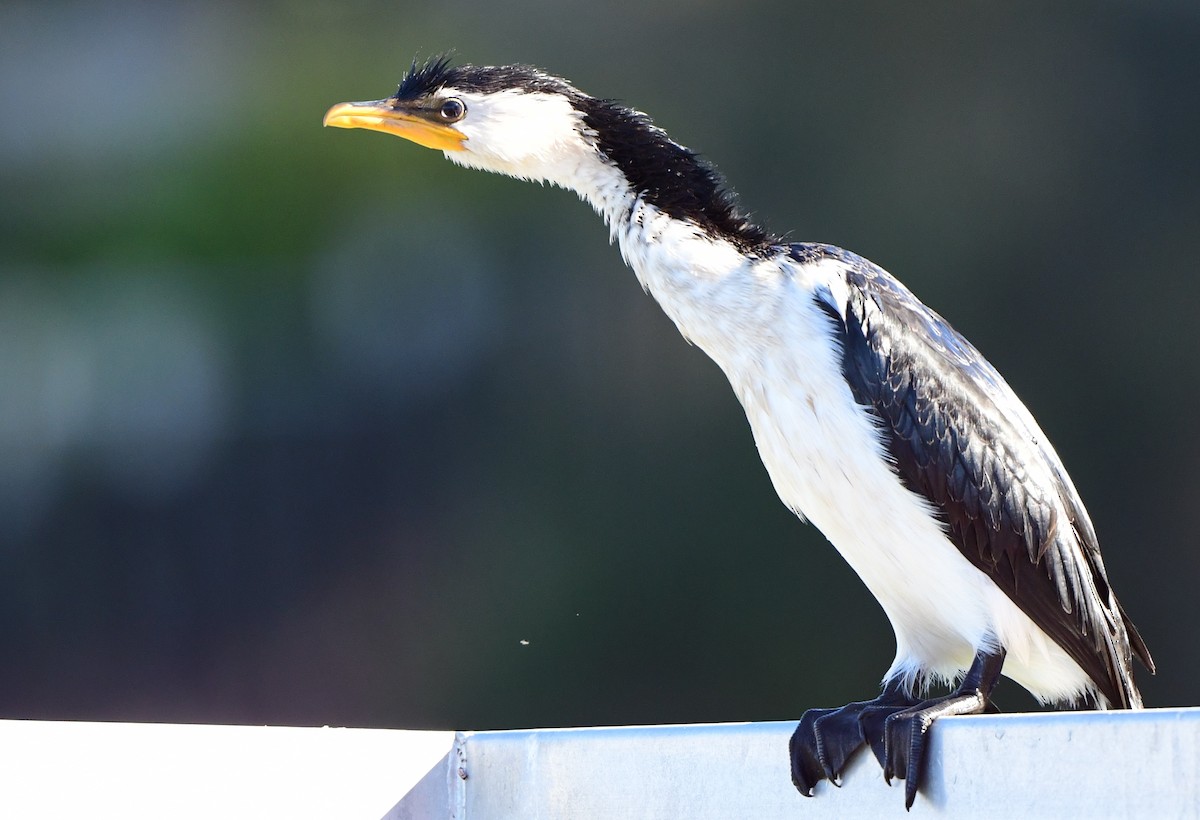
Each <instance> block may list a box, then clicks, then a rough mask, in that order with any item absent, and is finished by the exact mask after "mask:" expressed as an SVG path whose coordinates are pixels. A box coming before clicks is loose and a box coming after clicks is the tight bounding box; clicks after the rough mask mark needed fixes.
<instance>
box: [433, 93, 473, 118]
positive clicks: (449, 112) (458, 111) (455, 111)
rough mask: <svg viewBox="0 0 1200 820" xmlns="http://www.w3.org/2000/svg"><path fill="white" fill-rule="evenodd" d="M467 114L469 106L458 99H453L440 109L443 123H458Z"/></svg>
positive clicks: (439, 114)
mask: <svg viewBox="0 0 1200 820" xmlns="http://www.w3.org/2000/svg"><path fill="white" fill-rule="evenodd" d="M466 113H467V106H466V105H464V104H463V101H462V100H460V99H458V97H451V98H450V99H448V100H446V101H445V102H443V103H442V107H441V108H439V109H438V116H439V117H441V118H442V122H458V121H459V120H461V119H462V118H463V117H464V116H465V115H466Z"/></svg>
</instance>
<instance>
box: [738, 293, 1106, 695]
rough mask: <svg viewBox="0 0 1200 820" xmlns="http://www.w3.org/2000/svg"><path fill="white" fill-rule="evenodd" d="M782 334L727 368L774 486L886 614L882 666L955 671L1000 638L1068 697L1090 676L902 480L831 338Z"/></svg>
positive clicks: (1045, 688) (1014, 674)
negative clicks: (782, 344)
mask: <svg viewBox="0 0 1200 820" xmlns="http://www.w3.org/2000/svg"><path fill="white" fill-rule="evenodd" d="M814 312H815V308H814ZM814 319H817V320H818V321H822V320H821V319H820V318H819V317H814ZM823 327H824V326H823V325H820V324H818V325H817V333H820V332H821V329H822V328H823ZM788 335H789V339H790V340H791V341H790V343H789V344H788V345H787V346H786V349H782V350H776V351H771V354H772V355H768V356H762V357H759V359H758V361H757V362H747V361H746V360H745V359H741V360H740V364H741V366H742V367H744V368H745V369H746V370H745V372H742V371H740V370H739V369H738V368H737V367H736V366H734V367H731V369H730V370H727V371H726V372H727V374H728V375H729V376H730V381H731V383H732V384H733V385H734V389H735V391H736V392H737V393H738V396H739V398H740V399H741V401H742V404H743V406H744V407H745V410H746V416H747V418H748V419H749V421H750V427H751V429H752V430H753V433H754V439H755V442H756V443H757V445H758V450H759V454H760V456H761V457H762V460H763V464H764V465H765V466H766V468H767V472H768V474H769V475H770V477H771V481H772V482H773V484H774V486H775V489H776V492H778V493H779V497H780V498H781V499H782V500H783V502H784V503H785V504H786V505H787V506H788V507H790V508H791V509H792V510H794V511H795V512H796V513H797V514H799V515H801V516H802V517H804V518H807V519H808V520H809V521H811V522H812V523H813V524H814V525H815V526H816V527H817V528H818V529H819V530H820V531H821V532H822V533H823V534H824V535H825V537H826V538H828V539H829V541H830V542H831V543H832V544H833V545H834V547H835V548H836V549H837V550H838V552H839V553H841V555H842V557H843V558H845V559H846V561H847V563H849V564H850V566H851V567H852V568H853V569H854V571H855V572H857V573H858V575H859V577H860V578H862V580H863V583H865V584H866V586H867V588H868V589H869V590H870V591H871V593H872V594H873V595H874V596H875V598H876V599H877V600H878V601H879V603H880V605H881V606H882V607H883V610H884V612H885V613H886V615H887V617H888V620H889V621H890V622H891V624H892V629H893V630H894V632H895V635H896V657H895V660H894V661H893V663H892V666H891V668H890V669H889V670H888V672H887V676H886V677H888V678H891V677H901V678H903V679H904V680H905V682H906V683H908V684H909V685H913V684H916V685H923V684H925V683H927V682H929V681H930V680H931V679H933V680H953V679H954V678H955V677H957V676H960V675H961V674H962V673H963V672H964V671H965V670H966V669H967V668H968V667H969V666H970V665H971V661H972V659H973V658H974V656H975V653H976V652H977V651H978V650H979V649H981V648H985V647H990V648H995V647H996V646H997V645H998V644H999V645H1002V646H1003V647H1004V648H1005V649H1006V650H1007V651H1008V657H1007V660H1006V662H1005V665H1004V674H1005V675H1007V676H1008V677H1010V678H1012V679H1014V680H1016V681H1018V682H1019V683H1021V684H1022V685H1023V686H1025V687H1026V688H1027V689H1029V690H1030V691H1031V692H1033V693H1034V695H1035V696H1037V697H1039V698H1042V699H1043V700H1055V701H1057V700H1067V701H1070V700H1074V699H1076V698H1077V697H1078V696H1079V695H1080V694H1081V693H1082V692H1083V691H1084V690H1085V689H1087V688H1089V686H1088V684H1089V681H1088V679H1087V676H1086V675H1085V674H1084V673H1083V671H1082V670H1081V669H1080V668H1079V666H1078V665H1077V664H1076V663H1075V662H1074V661H1073V660H1071V659H1070V657H1069V656H1067V654H1066V653H1065V652H1063V651H1062V650H1061V649H1060V648H1059V647H1058V645H1057V644H1055V643H1054V642H1053V641H1052V640H1051V639H1050V638H1049V637H1048V636H1047V635H1046V634H1045V633H1044V632H1043V631H1042V630H1041V629H1039V628H1038V627H1037V626H1036V625H1035V624H1034V623H1033V622H1032V621H1031V620H1030V619H1029V617H1028V616H1027V615H1025V613H1023V612H1022V611H1021V610H1020V609H1019V608H1018V607H1017V606H1016V605H1015V604H1014V603H1013V602H1012V601H1011V600H1010V599H1009V598H1008V596H1006V595H1005V594H1004V592H1003V591H1001V590H1000V589H999V587H997V586H996V585H995V584H994V583H992V581H991V580H990V579H989V578H988V577H987V576H986V575H985V574H984V573H983V572H981V571H980V570H978V569H976V568H975V567H974V566H973V565H972V564H971V563H970V562H969V561H968V560H967V559H966V558H965V557H964V556H963V555H962V553H960V552H959V550H958V548H957V547H956V546H955V545H954V544H953V543H952V542H951V541H950V540H949V538H948V537H947V535H946V531H945V529H944V528H943V527H942V525H941V524H940V523H939V521H938V519H937V518H936V517H935V515H934V513H933V511H932V508H931V507H930V506H929V504H928V503H927V502H926V500H925V499H923V498H921V497H920V496H918V495H917V494H915V493H913V492H911V491H909V490H908V489H907V488H905V487H904V485H903V484H902V483H901V481H900V479H899V477H898V475H897V474H896V472H895V470H894V469H893V468H892V467H891V466H890V465H889V464H888V463H887V461H886V459H885V454H884V449H883V445H882V443H881V437H880V434H879V432H878V430H877V429H876V428H875V421H874V420H873V418H872V416H871V415H870V414H869V413H868V412H867V411H866V410H865V409H864V408H862V407H860V406H858V405H856V404H855V403H854V400H853V397H852V395H851V393H850V389H849V386H848V385H847V384H846V383H845V381H844V379H843V378H842V374H841V368H840V364H839V363H837V362H835V361H833V360H832V358H833V357H832V350H833V348H832V345H831V344H829V340H828V339H826V340H819V339H818V338H817V334H811V335H809V334H805V333H791V334H788ZM806 342H807V343H806ZM797 348H799V349H797ZM763 352H764V353H766V352H767V351H763ZM730 364H731V365H732V364H733V362H730ZM731 371H732V372H731ZM818 397H819V398H818Z"/></svg>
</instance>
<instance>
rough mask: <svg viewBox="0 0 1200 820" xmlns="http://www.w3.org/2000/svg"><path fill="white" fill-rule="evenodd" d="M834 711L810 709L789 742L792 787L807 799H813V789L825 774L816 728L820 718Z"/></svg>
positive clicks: (801, 719)
mask: <svg viewBox="0 0 1200 820" xmlns="http://www.w3.org/2000/svg"><path fill="white" fill-rule="evenodd" d="M832 711H834V710H833V709H809V710H808V711H807V712H805V713H804V715H803V717H801V718H800V725H799V726H797V727H796V731H794V732H792V739H791V740H790V741H789V742H788V747H789V750H790V752H791V758H792V785H794V786H795V787H796V790H797V791H799V792H800V793H801V794H802V795H804V796H805V797H812V793H813V787H815V786H816V785H817V783H818V782H820V780H821V778H822V777H824V774H825V767H824V765H822V763H821V759H820V753H819V751H818V749H819V743H818V741H817V736H816V731H815V728H814V726H815V724H816V722H817V719H818V718H820V717H823V716H824V715H827V714H829V713H830V712H832Z"/></svg>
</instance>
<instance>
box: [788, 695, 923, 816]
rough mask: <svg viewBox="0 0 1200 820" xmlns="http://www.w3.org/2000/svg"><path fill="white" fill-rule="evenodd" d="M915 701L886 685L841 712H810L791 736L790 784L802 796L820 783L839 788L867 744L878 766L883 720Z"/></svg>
mask: <svg viewBox="0 0 1200 820" xmlns="http://www.w3.org/2000/svg"><path fill="white" fill-rule="evenodd" d="M917 704H918V701H917V700H916V699H915V698H913V697H912V696H910V695H908V694H906V693H905V692H904V691H903V690H902V689H901V688H900V687H899V686H898V685H893V684H890V683H889V684H888V686H887V688H885V689H884V691H883V694H881V695H880V696H879V697H877V698H875V700H865V701H860V702H858V703H850V704H847V705H846V706H843V707H842V708H840V709H809V710H808V711H807V712H805V713H804V715H803V717H801V718H800V725H799V726H797V727H796V731H795V732H793V733H792V739H791V742H790V744H789V745H790V747H791V757H792V783H793V784H795V786H796V789H797V790H799V792H800V793H801V794H803V795H804V796H805V797H811V796H812V793H813V787H815V786H816V785H817V783H818V782H820V781H821V780H828V781H829V782H830V783H832V784H834V785H835V786H837V785H840V783H839V781H840V780H841V778H842V772H843V771H844V770H845V766H846V761H848V760H849V759H850V757H851V755H853V754H854V753H855V752H856V751H858V748H859V747H860V746H862V745H864V744H870V746H871V749H872V751H874V752H875V757H876V758H878V759H879V761H880V765H883V761H884V745H885V744H884V734H883V725H884V720H885V719H886V718H887V717H888V716H889V715H892V714H896V713H898V712H902V711H904V710H907V709H909V708H911V707H913V706H916V705H917Z"/></svg>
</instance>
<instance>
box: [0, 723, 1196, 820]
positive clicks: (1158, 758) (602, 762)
mask: <svg viewBox="0 0 1200 820" xmlns="http://www.w3.org/2000/svg"><path fill="white" fill-rule="evenodd" d="M794 726H795V723H794V722H791V721H789V722H780V723H743V724H712V725H696V726H645V727H619V728H601V729H542V730H530V731H509V732H460V733H458V734H455V733H452V732H407V731H388V730H370V729H328V728H325V729H296V728H275V727H250V726H171V725H153V724H119V723H109V724H104V723H47V722H37V721H0V783H2V785H0V817H5V818H7V817H13V818H43V817H45V818H68V820H69V819H70V818H76V817H78V818H82V817H87V818H103V817H120V818H161V817H171V818H189V817H195V818H200V817H203V818H213V817H220V818H269V817H287V818H289V820H294V819H295V818H309V817H311V818H368V820H374V818H378V817H380V816H381V815H383V816H385V817H386V818H388V820H410V819H411V820H417V819H418V818H419V820H440V819H441V818H454V819H455V820H496V818H517V819H518V820H538V819H539V818H571V819H574V818H581V819H584V818H621V819H622V820H625V818H689V820H691V819H692V818H733V819H734V820H738V818H756V819H758V818H774V817H779V818H803V820H817V819H818V818H827V817H837V818H855V817H871V818H876V817H882V816H893V817H904V816H905V814H904V792H903V788H902V786H901V785H900V784H899V783H897V784H896V785H894V786H893V787H891V788H889V787H888V786H887V785H886V784H885V783H884V782H883V778H882V776H881V774H880V771H879V767H878V765H877V764H876V763H875V760H874V758H873V757H871V756H870V754H867V753H859V755H857V756H856V758H855V759H854V760H853V761H852V762H851V764H850V767H849V771H848V772H847V773H846V777H845V779H844V782H843V784H842V788H840V789H838V788H834V787H833V786H830V785H829V784H827V783H822V784H821V785H820V786H819V787H818V789H817V795H816V796H815V797H814V798H811V799H805V798H803V797H801V796H800V795H798V794H797V793H796V792H795V790H794V789H793V788H792V786H791V783H790V782H789V780H788V772H787V741H788V737H789V736H790V735H791V732H792V729H793V728H794ZM929 755H930V758H929V772H928V776H927V779H926V784H925V786H924V788H923V789H922V791H921V793H920V794H919V795H918V797H917V802H916V804H915V805H914V806H913V809H912V814H911V816H913V817H972V818H986V817H1018V818H1028V817H1054V818H1067V817H1088V818H1095V817H1173V818H1174V817H1185V818H1186V817H1191V818H1198V817H1200V708H1187V709H1150V710H1146V711H1142V712H1069V713H1062V712H1049V713H1040V714H1028V715H995V716H992V715H989V716H982V717H967V718H943V719H942V720H939V721H938V722H937V723H936V724H934V728H933V735H932V738H931V742H930V748H929ZM397 801H399V802H397ZM389 806H391V809H390V810H389V809H388V807H389Z"/></svg>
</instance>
